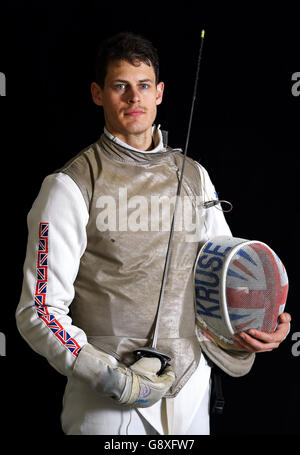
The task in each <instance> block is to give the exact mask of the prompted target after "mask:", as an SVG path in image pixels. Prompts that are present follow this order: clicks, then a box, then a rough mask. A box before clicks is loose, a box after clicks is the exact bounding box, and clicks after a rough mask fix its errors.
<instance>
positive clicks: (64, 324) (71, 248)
mask: <svg viewBox="0 0 300 455" xmlns="http://www.w3.org/2000/svg"><path fill="white" fill-rule="evenodd" d="M27 221H28V243H27V252H26V258H25V263H24V280H23V287H22V293H21V298H20V302H19V305H18V307H17V311H16V321H17V326H18V329H19V332H20V333H21V335H22V336H23V338H24V339H25V340H26V341H27V342H28V344H29V345H30V346H31V347H32V348H33V349H34V350H35V351H36V352H38V353H39V354H41V355H43V356H44V357H46V358H47V360H48V361H49V363H50V364H51V365H52V366H53V367H54V368H56V369H57V370H58V371H59V372H60V373H62V374H64V375H66V376H68V375H69V374H70V373H71V371H72V369H73V366H74V363H75V361H76V359H77V357H78V355H79V353H80V350H81V348H82V347H83V346H84V345H85V344H86V343H87V337H86V334H85V333H84V332H83V330H81V329H80V328H78V327H76V326H74V325H73V324H72V320H71V318H70V316H68V313H69V305H70V304H71V302H72V300H73V298H74V285H73V283H74V280H75V277H76V275H77V272H78V268H79V263H80V258H81V256H82V254H83V253H84V251H85V248H86V230H85V226H86V223H87V221H88V211H87V208H86V205H85V202H84V199H83V197H82V195H81V192H80V190H79V188H78V187H77V185H76V184H75V182H73V180H71V179H70V178H69V177H68V176H66V175H64V174H53V175H50V176H48V177H46V179H45V180H44V182H43V185H42V187H41V190H40V193H39V195H38V197H37V199H36V200H35V202H34V204H33V206H32V208H31V210H30V212H29V214H28V219H27Z"/></svg>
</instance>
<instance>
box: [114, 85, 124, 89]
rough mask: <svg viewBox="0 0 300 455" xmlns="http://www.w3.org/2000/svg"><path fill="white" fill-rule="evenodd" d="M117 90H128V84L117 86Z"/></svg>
mask: <svg viewBox="0 0 300 455" xmlns="http://www.w3.org/2000/svg"><path fill="white" fill-rule="evenodd" d="M115 87H116V89H118V90H125V88H126V84H117V85H115Z"/></svg>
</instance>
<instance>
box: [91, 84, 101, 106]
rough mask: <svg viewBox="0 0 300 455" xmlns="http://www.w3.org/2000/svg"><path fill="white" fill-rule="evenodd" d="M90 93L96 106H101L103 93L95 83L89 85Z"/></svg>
mask: <svg viewBox="0 0 300 455" xmlns="http://www.w3.org/2000/svg"><path fill="white" fill-rule="evenodd" d="M91 93H92V98H93V101H94V103H95V104H97V106H103V91H102V88H101V87H100V85H98V84H97V82H92V83H91Z"/></svg>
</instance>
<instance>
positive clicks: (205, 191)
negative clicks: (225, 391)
mask: <svg viewBox="0 0 300 455" xmlns="http://www.w3.org/2000/svg"><path fill="white" fill-rule="evenodd" d="M196 164H197V166H198V168H199V173H200V181H201V189H202V195H201V199H202V202H206V201H209V200H213V199H217V198H218V195H217V193H216V190H215V187H214V185H213V184H212V182H211V180H210V177H209V175H208V172H207V171H206V169H205V168H204V167H203V166H201V165H200V164H199V163H196ZM200 216H201V218H202V220H201V221H202V223H201V226H202V232H201V236H200V246H202V244H204V243H205V242H207V240H209V239H211V238H212V237H215V236H218V235H230V236H231V235H232V233H231V231H230V228H229V226H228V224H227V222H226V219H225V216H224V213H223V211H222V210H221V209H220V206H219V205H216V206H214V207H210V208H208V209H202V210H200ZM196 330H197V337H198V339H199V341H200V345H201V348H202V350H203V351H204V352H205V353H206V355H207V356H208V357H209V358H210V359H211V360H212V361H213V362H214V363H215V364H216V365H217V366H218V367H220V368H221V369H222V370H223V371H225V372H226V373H227V374H229V375H230V376H244V375H245V374H247V373H248V372H249V371H250V369H251V367H252V365H253V363H254V360H255V354H253V353H248V352H242V351H234V350H232V351H230V350H227V349H226V350H225V349H223V348H222V347H221V346H219V345H218V344H216V343H215V342H214V341H212V340H210V339H208V338H206V336H205V335H204V334H203V333H202V331H201V329H200V328H199V327H197V329H196Z"/></svg>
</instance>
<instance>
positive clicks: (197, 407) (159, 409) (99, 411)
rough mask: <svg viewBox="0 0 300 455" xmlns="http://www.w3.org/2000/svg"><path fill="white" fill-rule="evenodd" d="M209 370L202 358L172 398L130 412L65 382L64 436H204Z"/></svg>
mask: <svg viewBox="0 0 300 455" xmlns="http://www.w3.org/2000/svg"><path fill="white" fill-rule="evenodd" d="M209 401H210V367H209V366H208V365H207V363H206V361H205V359H204V356H201V361H200V365H199V367H198V368H197V370H196V371H195V373H194V374H193V375H192V377H191V378H190V379H189V381H188V382H187V383H186V385H185V386H184V387H183V389H182V390H181V391H180V392H179V394H178V395H177V396H176V397H175V398H167V399H165V398H163V399H162V400H160V401H159V402H158V403H155V405H153V406H151V407H150V408H139V409H134V408H131V407H129V406H128V407H127V406H126V407H124V406H120V405H117V404H115V403H114V402H113V401H112V400H110V399H108V398H105V397H101V396H99V395H98V394H97V393H96V392H95V391H93V390H92V389H91V388H90V387H88V386H87V385H85V384H83V383H82V382H80V381H78V380H74V379H71V380H69V381H68V384H67V387H66V391H65V395H64V400H63V404H64V405H63V411H62V415H61V423H62V429H63V431H64V433H65V434H68V435H155V434H156V435H158V434H169V435H208V434H209V432H210V425H209Z"/></svg>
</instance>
